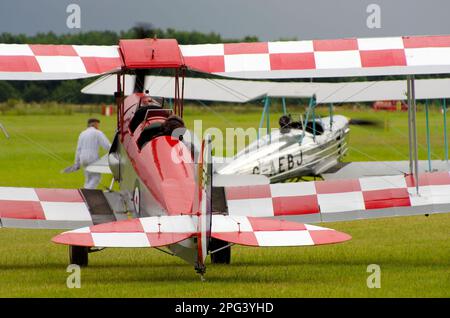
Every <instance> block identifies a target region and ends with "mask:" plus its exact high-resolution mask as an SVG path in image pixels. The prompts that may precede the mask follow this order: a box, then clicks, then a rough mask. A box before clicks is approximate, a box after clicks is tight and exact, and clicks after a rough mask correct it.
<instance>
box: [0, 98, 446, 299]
mask: <svg viewBox="0 0 450 318" xmlns="http://www.w3.org/2000/svg"><path fill="white" fill-rule="evenodd" d="M259 110H260V109H256V108H251V107H250V108H236V107H229V108H226V107H220V108H216V109H215V110H214V112H213V111H212V110H211V109H208V108H190V107H188V108H187V109H186V115H185V118H186V121H187V123H188V124H189V125H191V124H192V120H193V119H195V118H202V119H203V121H204V122H203V126H204V127H212V126H216V127H219V128H221V129H224V128H226V127H233V126H240V127H244V128H246V127H251V126H254V125H257V124H258V122H259V116H260V113H259ZM278 113H279V112H278ZM321 113H322V114H324V115H325V113H326V110H321ZM339 113H342V114H344V115H347V116H349V117H352V118H369V119H377V120H380V122H381V125H380V127H379V128H368V127H352V131H351V135H350V145H351V146H352V147H353V148H355V149H356V150H358V151H359V152H357V151H356V150H352V149H353V148H352V149H351V150H350V152H349V155H348V156H347V158H346V160H353V161H354V160H371V158H376V159H378V160H406V159H407V158H408V152H407V149H408V148H407V147H408V145H407V121H406V113H384V112H379V113H374V112H371V111H362V110H350V109H343V110H341V111H339ZM88 117H89V115H88V114H72V115H61V116H42V115H39V116H1V117H0V123H2V124H3V125H4V126H5V127H6V128H7V129H8V131H9V133H10V134H11V139H9V140H7V139H5V138H4V136H3V135H1V134H0V186H27V187H63V188H76V187H80V186H81V185H82V183H83V176H82V174H81V173H75V174H70V175H62V174H60V173H59V171H60V170H61V169H62V168H64V167H65V166H67V165H70V164H71V163H72V161H73V153H74V149H75V146H76V140H77V136H78V133H79V132H80V130H81V129H83V127H84V125H85V121H86V119H87V118H88ZM277 118H278V116H277V112H276V111H274V112H273V113H272V116H271V121H272V125H274V126H275V125H276V121H277ZM430 118H431V140H432V150H433V153H434V154H435V157H434V158H442V157H443V132H442V115H441V114H440V113H439V112H438V111H433V112H432V113H431V116H430ZM101 120H102V129H103V131H105V133H107V135H109V136H112V133H113V131H114V125H115V119H114V118H107V117H103V116H102V117H101ZM418 126H419V136H420V138H419V142H420V144H421V146H422V147H421V148H420V157H421V159H426V151H425V149H426V148H424V147H425V132H424V131H425V128H424V127H425V125H424V114H423V113H419V123H418ZM102 183H103V184H104V185H107V184H109V179H106V178H105V179H104V180H103V182H102ZM325 226H327V227H331V228H334V229H336V230H340V231H343V232H346V233H349V234H351V235H352V236H353V240H351V241H349V242H346V243H343V244H337V245H328V246H319V247H299V248H247V247H233V252H232V264H231V265H229V266H219V265H211V266H208V269H207V275H206V277H207V281H206V282H203V283H202V282H200V279H199V277H198V276H197V275H196V274H195V272H194V270H193V268H192V267H191V266H189V265H187V264H185V263H184V262H183V261H181V260H180V259H178V258H176V257H171V256H168V255H165V254H162V253H160V252H158V251H156V250H152V249H107V250H105V251H102V252H99V253H95V254H91V255H90V266H89V267H88V268H85V269H83V270H82V277H81V284H82V288H81V289H68V288H67V287H66V284H65V281H66V278H67V276H68V275H69V273H66V266H67V248H66V247H64V246H59V245H55V244H52V243H51V242H50V238H51V237H52V236H54V235H56V234H57V233H59V231H50V230H18V229H1V230H0V242H2V244H1V245H0V272H1V275H0V297H26V296H31V297H216V296H217V297H241V296H242V297H449V296H450V292H449V288H450V249H449V243H450V236H449V227H450V216H449V215H435V216H431V217H428V218H427V217H424V216H417V217H404V218H390V219H379V220H366V221H354V222H340V223H333V224H331V223H327V224H325ZM369 264H378V265H380V266H381V288H380V289H369V288H367V286H366V279H367V277H368V275H369V273H367V272H366V268H367V266H368V265H369Z"/></svg>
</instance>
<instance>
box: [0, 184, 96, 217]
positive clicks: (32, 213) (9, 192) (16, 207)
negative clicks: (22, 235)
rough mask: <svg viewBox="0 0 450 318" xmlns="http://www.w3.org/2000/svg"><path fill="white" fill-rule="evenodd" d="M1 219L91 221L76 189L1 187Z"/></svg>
mask: <svg viewBox="0 0 450 318" xmlns="http://www.w3.org/2000/svg"><path fill="white" fill-rule="evenodd" d="M2 219H22V220H42V221H86V222H92V217H91V214H90V213H89V210H88V207H87V205H86V203H85V202H84V200H83V197H82V196H81V194H80V192H79V191H78V190H71V189H34V188H13V187H0V224H1V220H2Z"/></svg>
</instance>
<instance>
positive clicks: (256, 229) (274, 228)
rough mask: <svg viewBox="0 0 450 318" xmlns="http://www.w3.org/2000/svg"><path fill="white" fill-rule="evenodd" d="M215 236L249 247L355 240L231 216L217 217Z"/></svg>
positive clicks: (306, 227)
mask: <svg viewBox="0 0 450 318" xmlns="http://www.w3.org/2000/svg"><path fill="white" fill-rule="evenodd" d="M211 236H212V237H214V238H217V239H220V240H223V241H226V242H231V243H236V244H240V245H247V246H308V245H321V244H333V243H340V242H344V241H347V240H349V239H351V236H350V235H348V234H345V233H341V232H338V231H335V230H332V229H328V228H324V227H320V226H315V225H309V224H303V223H297V222H289V221H284V220H273V219H265V218H254V217H242V216H228V215H213V222H212V234H211Z"/></svg>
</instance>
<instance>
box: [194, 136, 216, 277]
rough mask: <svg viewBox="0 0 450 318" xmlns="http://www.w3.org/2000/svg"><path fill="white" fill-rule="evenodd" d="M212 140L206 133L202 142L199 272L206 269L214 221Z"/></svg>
mask: <svg viewBox="0 0 450 318" xmlns="http://www.w3.org/2000/svg"><path fill="white" fill-rule="evenodd" d="M212 176H213V170H212V141H211V136H210V135H206V137H205V139H204V140H203V143H202V152H201V154H200V159H199V167H198V187H199V188H198V189H199V191H198V197H199V203H200V204H199V222H198V237H197V248H198V258H197V266H196V269H197V271H198V272H199V273H201V274H202V273H204V271H205V259H206V256H207V255H208V249H209V242H210V239H211V221H212Z"/></svg>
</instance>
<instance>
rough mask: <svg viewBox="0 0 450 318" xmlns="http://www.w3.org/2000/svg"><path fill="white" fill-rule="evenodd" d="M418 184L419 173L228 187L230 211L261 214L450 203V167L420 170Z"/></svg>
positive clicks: (426, 210) (431, 206)
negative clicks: (448, 169) (443, 169)
mask: <svg viewBox="0 0 450 318" xmlns="http://www.w3.org/2000/svg"><path fill="white" fill-rule="evenodd" d="M419 186H420V189H419V195H417V193H416V187H415V182H414V178H413V177H412V176H404V175H400V176H385V177H366V178H359V179H355V180H332V181H316V182H301V183H279V184H270V185H258V186H240V187H227V188H226V189H225V193H226V199H227V204H228V213H229V214H230V215H240V216H258V217H269V216H272V217H273V216H288V215H314V214H321V215H327V214H339V213H343V212H351V211H366V212H368V213H370V211H371V210H372V211H375V212H374V213H378V211H380V210H386V211H387V212H388V213H389V209H392V213H394V212H395V208H398V207H411V208H415V211H417V210H418V209H419V210H420V209H421V208H422V209H423V211H424V213H432V212H433V210H434V207H435V206H436V205H440V204H450V174H449V172H434V173H423V174H420V175H419ZM406 214H407V212H406ZM383 216H388V215H386V214H383Z"/></svg>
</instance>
